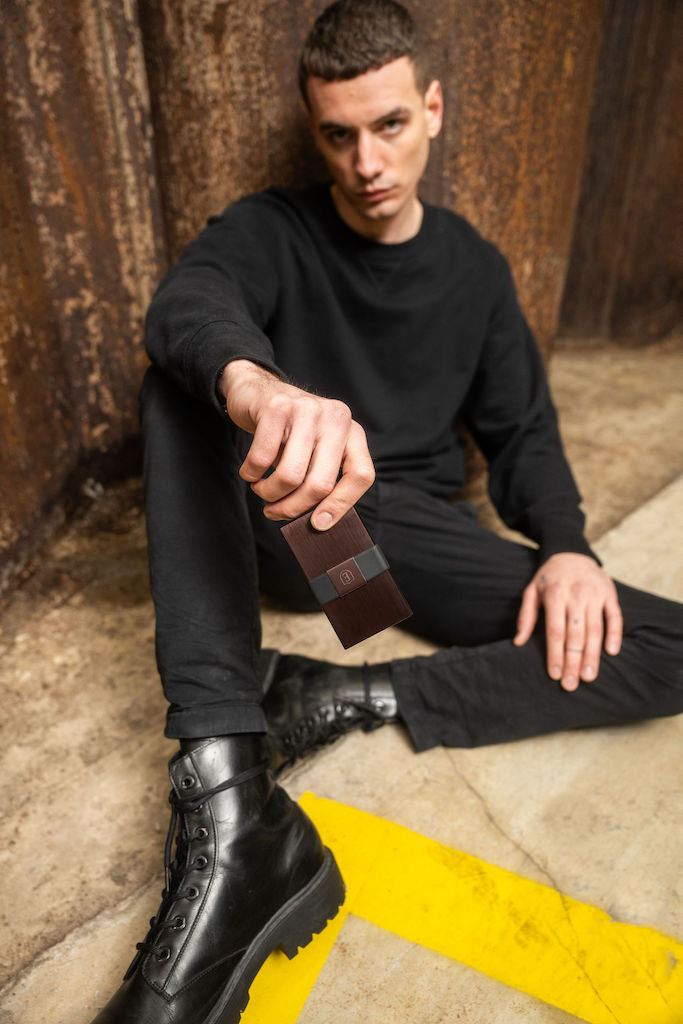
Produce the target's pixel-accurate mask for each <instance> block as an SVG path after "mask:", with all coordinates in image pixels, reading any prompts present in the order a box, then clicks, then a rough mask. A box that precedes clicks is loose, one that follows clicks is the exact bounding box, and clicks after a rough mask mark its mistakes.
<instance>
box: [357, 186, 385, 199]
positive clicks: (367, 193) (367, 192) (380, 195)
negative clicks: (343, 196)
mask: <svg viewBox="0 0 683 1024" xmlns="http://www.w3.org/2000/svg"><path fill="white" fill-rule="evenodd" d="M392 188H393V186H391V185H388V186H387V187H386V188H362V189H358V190H357V192H356V195H357V196H358V197H359V198H360V199H364V200H365V202H367V203H378V202H380V201H381V200H382V199H385V198H386V197H387V196H388V195H389V193H390V192H391V191H392Z"/></svg>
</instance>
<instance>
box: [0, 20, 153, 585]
mask: <svg viewBox="0 0 683 1024" xmlns="http://www.w3.org/2000/svg"><path fill="white" fill-rule="evenodd" d="M0 38H1V39H2V50H3V57H4V60H3V63H2V70H1V71H0V74H1V75H2V78H1V79H0V152H1V153H2V160H1V163H0V436H1V438H2V441H1V448H2V454H1V460H2V463H1V469H0V492H1V493H2V503H1V508H0V550H1V551H2V555H1V556H0V589H2V586H3V584H6V583H7V582H8V581H9V580H10V579H12V578H14V577H16V576H17V574H18V573H19V572H20V571H21V569H22V567H23V566H24V565H25V564H26V562H27V560H28V559H29V558H30V556H31V554H32V552H33V551H34V550H35V549H36V546H37V544H38V542H39V541H40V539H41V538H42V537H43V536H45V535H46V534H48V533H49V532H50V530H51V529H52V528H54V525H55V523H56V522H57V521H59V519H60V518H61V517H62V516H63V514H64V509H65V507H66V505H68V504H70V503H72V500H73V490H74V487H75V486H76V484H77V482H78V478H79V471H80V475H81V477H82V475H83V472H85V471H86V469H87V463H88V462H89V461H90V462H91V463H92V464H95V463H97V462H101V460H103V459H106V458H107V456H110V458H111V459H112V460H115V459H116V458H118V457H120V453H121V451H122V448H123V446H124V444H125V442H126V440H127V439H128V438H130V437H131V436H133V435H134V434H135V432H136V430H137V416H136V408H135V406H136V399H135V395H136V390H137V385H138V380H139V377H140V373H141V370H142V366H143V359H142V356H141V352H140V346H139V335H140V324H141V317H142V315H143V311H144V309H145V307H146V305H147V303H148V301H149V297H150V294H151V290H152V288H153V285H154V283H155V281H156V279H157V278H158V275H159V272H160V269H161V267H162V265H163V263H164V259H165V257H164V254H163V251H162V244H161V239H162V237H163V233H162V228H161V217H160V213H159V202H158V198H157V192H156V175H155V169H154V161H153V151H152V145H151V122H150V116H149V102H148V96H147V84H146V73H145V67H144V60H143V57H142V50H141V45H140V33H139V26H138V24H137V16H136V10H135V7H134V5H133V4H132V3H128V2H124V3H122V2H121V0H98V2H91V0H80V2H70V3H68V4H53V3H45V2H43V0H3V3H2V5H1V6H0Z"/></svg>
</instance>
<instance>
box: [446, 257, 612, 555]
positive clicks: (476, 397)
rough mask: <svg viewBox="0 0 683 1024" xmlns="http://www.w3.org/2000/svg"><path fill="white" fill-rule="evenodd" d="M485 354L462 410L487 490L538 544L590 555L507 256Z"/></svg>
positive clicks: (509, 520)
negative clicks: (479, 453) (484, 473)
mask: <svg viewBox="0 0 683 1024" xmlns="http://www.w3.org/2000/svg"><path fill="white" fill-rule="evenodd" d="M496 257H497V260H498V267H497V274H496V287H495V294H494V301H493V306H492V311H491V316H490V320H489V324H488V330H487V335H486V339H485V342H484V347H483V351H482V356H481V359H480V362H479V365H478V368H477V372H476V374H475V377H474V380H473V383H472V386H471V387H470V390H469V392H468V395H467V398H466V401H465V405H464V407H463V410H462V417H463V421H464V422H465V424H466V426H467V427H468V429H469V430H470V432H471V433H472V436H473V437H474V439H475V441H476V442H477V444H478V445H479V447H480V448H481V450H482V452H483V453H484V456H485V458H486V460H487V462H488V468H489V493H490V495H491V500H492V501H493V503H494V505H495V506H496V508H497V509H498V512H499V513H500V515H501V518H502V519H503V521H504V522H505V523H506V524H507V525H508V526H510V527H511V528H512V529H515V530H519V531H520V532H521V533H523V534H525V535H526V536H527V537H529V538H530V539H531V540H533V541H535V542H536V543H537V544H538V546H539V549H540V554H539V557H540V561H541V564H542V563H543V562H545V561H546V559H548V558H550V556H551V555H554V554H557V553H559V552H576V553H578V554H585V555H589V556H590V557H592V558H595V560H596V561H598V562H599V559H597V557H596V555H595V553H594V552H593V551H592V550H591V548H590V546H589V545H588V542H587V540H586V539H585V537H584V532H583V529H584V515H583V512H582V511H581V508H580V502H581V496H580V494H579V491H578V489H577V486H576V483H575V482H574V478H573V475H572V472H571V469H570V468H569V464H568V463H567V459H566V457H565V454H564V450H563V447H562V441H561V439H560V434H559V429H558V422H557V413H556V411H555V408H554V406H553V403H552V399H551V397H550V391H549V388H548V381H547V377H546V373H545V368H544V366H543V361H542V359H541V355H540V353H539V351H538V347H537V345H536V342H535V340H534V337H533V335H532V333H531V330H530V329H529V326H528V324H527V323H526V321H525V319H524V317H523V315H522V312H521V310H520V308H519V305H518V302H517V297H516V293H515V287H514V283H513V280H512V276H511V274H510V270H509V267H508V265H507V262H506V261H505V259H504V258H503V257H502V256H501V255H500V254H499V253H496Z"/></svg>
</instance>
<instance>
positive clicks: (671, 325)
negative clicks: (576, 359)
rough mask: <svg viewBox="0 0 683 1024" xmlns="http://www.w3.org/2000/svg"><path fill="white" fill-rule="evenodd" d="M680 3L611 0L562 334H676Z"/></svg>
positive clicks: (680, 252)
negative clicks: (671, 332) (674, 331)
mask: <svg viewBox="0 0 683 1024" xmlns="http://www.w3.org/2000/svg"><path fill="white" fill-rule="evenodd" d="M682 99H683V4H681V3H678V2H676V0H652V2H650V3H644V2H643V3H639V2H637V0H635V2H634V0H610V3H609V4H608V7H607V12H606V17H605V22H604V31H603V38H602V42H601V46H600V54H599V59H598V71H597V76H596V84H595V91H594V106H593V113H592V116H591V122H590V133H589V145H588V151H587V155H586V161H585V169H584V175H583V184H582V190H581V199H580V204H579V207H578V211H577V218H576V229H575V235H574V243H573V247H572V261H571V265H570V269H569V274H568V277H567V286H566V292H565V296H564V300H563V304H562V320H561V329H562V332H563V333H565V334H568V335H573V336H575V337H580V338H590V337H598V338H605V339H612V340H623V341H627V342H633V341H640V342H645V341H649V340H651V339H652V338H658V337H662V336H664V335H666V334H667V333H668V332H670V331H673V330H676V329H678V330H680V329H681V327H682V326H683V290H682V288H681V282H682V281H683V233H682V232H681V225H683V187H682V174H683V118H682V117H681V100H682Z"/></svg>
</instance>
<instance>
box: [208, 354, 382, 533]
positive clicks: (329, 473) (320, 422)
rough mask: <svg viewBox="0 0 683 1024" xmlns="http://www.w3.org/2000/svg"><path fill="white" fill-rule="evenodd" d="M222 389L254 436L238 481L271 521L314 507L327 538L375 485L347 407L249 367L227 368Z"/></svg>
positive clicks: (238, 363) (235, 416)
mask: <svg viewBox="0 0 683 1024" xmlns="http://www.w3.org/2000/svg"><path fill="white" fill-rule="evenodd" d="M220 388H221V391H222V392H223V395H224V396H225V401H226V409H227V412H228V415H229V417H230V419H231V420H232V421H233V423H236V424H237V426H238V427H241V428H242V429H243V430H246V431H247V432H248V433H250V434H253V435H254V439H253V441H252V443H251V447H250V448H249V451H248V452H247V457H246V458H245V460H244V462H243V463H242V466H241V467H240V476H241V477H242V479H243V480H246V481H247V482H248V483H249V484H250V485H251V489H252V490H253V491H254V493H255V494H258V496H259V497H260V498H263V500H264V501H265V502H266V505H265V508H264V510H263V511H264V515H265V516H266V517H267V518H268V519H295V518H296V517H297V516H300V515H303V513H304V512H307V511H308V510H309V509H310V508H313V507H314V506H316V508H315V511H314V514H313V516H312V518H311V522H312V524H313V526H314V527H315V528H316V529H318V530H327V529H329V528H330V526H334V524H335V523H336V522H338V521H339V519H341V517H342V516H343V515H344V513H345V512H348V510H349V509H350V508H351V507H352V506H353V505H354V504H355V503H356V502H357V501H358V499H359V498H360V497H361V495H362V494H364V493H365V491H367V489H368V487H370V486H371V484H372V483H373V482H374V479H375V470H374V467H373V464H372V459H371V457H370V452H369V451H368V444H367V440H366V437H365V431H364V430H363V428H362V427H361V426H360V424H359V423H356V421H355V420H354V419H353V418H352V416H351V412H350V410H349V408H348V406H346V405H344V403H343V402H338V401H336V400H334V399H329V398H319V397H318V396H317V395H311V394H309V393H308V392H307V391H302V390H301V389H300V388H297V387H294V386H293V385H291V384H286V383H285V382H284V381H282V380H280V379H279V378H277V377H275V376H273V374H271V373H269V372H268V371H267V370H264V369H263V367H261V366H258V365H256V364H255V363H252V362H250V361H249V360H246V359H236V360H233V362H231V363H228V365H227V366H226V367H225V369H224V371H223V374H222V376H221V380H220ZM271 468H272V470H273V471H272V473H270V475H268V476H266V474H267V473H268V471H269V470H270V469H271ZM340 472H341V476H340V475H339V474H340Z"/></svg>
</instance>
